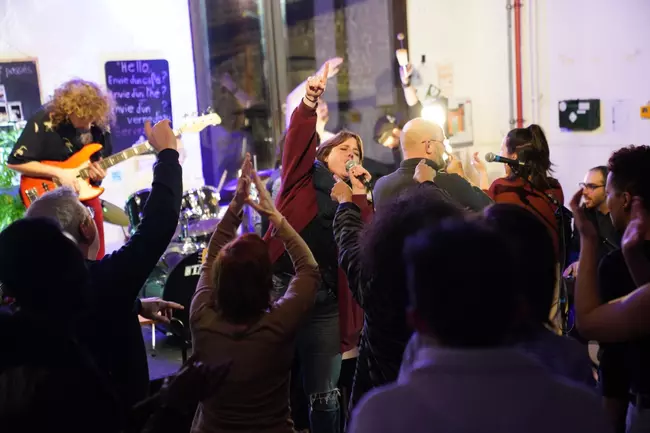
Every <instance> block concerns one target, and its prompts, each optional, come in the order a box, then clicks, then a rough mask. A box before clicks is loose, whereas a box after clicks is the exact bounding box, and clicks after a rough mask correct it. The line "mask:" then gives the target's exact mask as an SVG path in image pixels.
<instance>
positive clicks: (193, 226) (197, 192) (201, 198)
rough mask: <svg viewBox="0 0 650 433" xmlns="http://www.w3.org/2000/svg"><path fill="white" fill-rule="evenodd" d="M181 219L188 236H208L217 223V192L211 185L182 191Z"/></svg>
mask: <svg viewBox="0 0 650 433" xmlns="http://www.w3.org/2000/svg"><path fill="white" fill-rule="evenodd" d="M181 221H182V222H184V223H186V224H187V234H186V236H189V237H190V238H203V237H206V236H207V237H208V238H209V236H210V235H211V234H212V232H213V231H214V230H215V228H216V227H217V224H218V223H219V192H218V191H217V189H216V188H214V187H211V186H202V187H200V188H195V189H191V190H189V191H185V193H183V200H182V202H181Z"/></svg>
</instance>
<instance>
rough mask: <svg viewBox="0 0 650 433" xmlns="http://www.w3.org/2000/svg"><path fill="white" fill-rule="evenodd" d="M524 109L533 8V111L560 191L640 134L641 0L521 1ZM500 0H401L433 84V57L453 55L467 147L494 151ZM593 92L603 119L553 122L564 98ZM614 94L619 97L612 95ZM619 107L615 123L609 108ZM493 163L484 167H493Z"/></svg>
mask: <svg viewBox="0 0 650 433" xmlns="http://www.w3.org/2000/svg"><path fill="white" fill-rule="evenodd" d="M523 3H524V7H523V8H522V24H523V61H524V69H523V77H524V119H526V124H528V123H530V122H532V121H533V119H532V110H531V108H532V104H531V100H532V95H531V91H530V88H531V87H530V78H531V65H530V53H531V49H530V45H529V34H528V30H529V22H528V10H527V9H528V8H529V7H530V5H534V6H535V7H536V9H537V20H536V29H537V31H536V32H535V35H536V41H537V49H536V50H533V51H532V52H533V53H535V52H536V59H537V64H538V67H537V76H538V90H539V91H538V99H539V105H538V109H539V119H538V123H539V124H541V125H542V127H543V128H544V129H545V131H546V133H547V137H548V139H549V142H550V145H551V159H552V161H553V162H554V163H555V165H556V176H557V177H558V178H559V179H560V182H561V183H562V185H563V186H564V189H565V192H566V194H567V195H569V194H570V193H572V192H573V191H575V190H576V189H577V183H578V182H579V181H580V180H581V179H582V177H583V175H584V173H585V171H586V170H588V169H589V168H591V167H593V166H596V165H601V164H605V163H606V162H607V158H608V157H609V155H610V154H611V152H612V151H614V150H616V149H618V148H620V147H621V146H623V145H627V144H645V143H646V139H647V137H648V133H649V132H650V121H649V120H642V119H641V118H640V115H639V109H640V106H641V105H643V104H645V103H647V102H648V99H650V80H648V79H647V73H648V71H649V70H650V51H648V50H647V49H645V50H644V48H645V46H646V45H647V43H646V40H647V38H644V33H647V32H646V29H647V26H646V23H647V22H648V20H649V19H650V1H648V0H528V1H525V2H523ZM505 6H506V1H505V0H453V1H450V0H408V6H407V7H408V27H409V48H410V53H411V58H412V59H413V60H414V63H415V65H416V68H417V67H418V62H419V58H420V55H421V54H426V64H425V65H424V68H423V71H422V76H423V79H424V81H426V82H432V83H435V84H437V76H436V70H435V64H436V63H451V64H452V65H453V69H454V94H455V96H457V97H469V98H471V99H472V102H473V111H472V117H473V122H474V143H475V145H474V148H473V149H472V150H476V151H479V152H481V154H483V153H485V152H489V151H494V152H496V151H498V149H499V145H500V142H501V139H502V137H503V135H504V134H505V133H506V132H507V131H508V130H509V123H508V121H509V120H510V117H509V112H508V97H509V94H508V63H507V60H508V59H507V18H506V8H505ZM572 98H596V99H601V100H602V102H601V113H602V120H601V123H602V127H601V128H600V129H599V130H597V131H594V132H584V133H566V132H561V131H560V129H559V122H558V114H557V103H558V101H559V100H562V99H572ZM619 101H622V102H619ZM614 107H618V108H617V109H616V111H617V113H618V114H617V116H616V117H617V125H618V127H617V128H616V130H615V128H614V127H613V125H612V119H613V115H612V110H613V109H614ZM499 172H500V168H499V167H497V168H492V169H491V175H492V177H495V176H497V175H498V174H499Z"/></svg>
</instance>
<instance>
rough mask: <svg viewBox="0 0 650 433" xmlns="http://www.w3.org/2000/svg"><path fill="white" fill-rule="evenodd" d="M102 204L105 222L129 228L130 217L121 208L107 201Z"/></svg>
mask: <svg viewBox="0 0 650 433" xmlns="http://www.w3.org/2000/svg"><path fill="white" fill-rule="evenodd" d="M101 203H102V210H103V211H104V222H106V223H108V224H114V225H116V226H122V227H128V226H129V217H128V216H127V215H126V212H124V211H123V210H122V209H121V208H120V207H118V206H116V205H114V204H113V203H110V202H107V201H106V200H102V201H101Z"/></svg>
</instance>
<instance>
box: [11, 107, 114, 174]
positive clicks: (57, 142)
mask: <svg viewBox="0 0 650 433" xmlns="http://www.w3.org/2000/svg"><path fill="white" fill-rule="evenodd" d="M81 132H82V131H79V130H77V129H76V128H75V127H74V126H72V124H71V123H69V122H64V123H61V124H59V125H58V126H57V127H53V126H52V122H51V121H50V112H49V111H48V109H47V107H42V108H41V109H40V110H39V111H37V112H36V113H35V114H34V115H33V116H32V117H31V118H30V119H29V120H28V121H27V125H26V126H25V129H23V132H22V133H21V134H20V137H19V138H18V141H16V144H15V145H14V148H13V149H12V151H11V155H9V158H7V164H12V165H19V164H25V163H27V162H34V161H36V162H40V161H65V160H66V159H68V158H70V156H71V155H73V154H74V153H76V152H78V151H79V150H80V149H81V148H82V147H84V145H85V144H88V143H84V142H83V140H82V137H81ZM89 132H90V133H91V135H92V141H91V143H98V144H101V145H102V146H103V148H102V150H101V151H100V152H98V153H96V154H95V155H93V157H92V158H91V159H92V160H93V161H96V160H97V159H99V158H100V157H102V156H104V157H105V156H110V155H111V153H112V151H113V146H112V144H111V134H110V132H109V131H105V130H102V129H101V128H99V127H97V126H92V127H91V128H90V131H89Z"/></svg>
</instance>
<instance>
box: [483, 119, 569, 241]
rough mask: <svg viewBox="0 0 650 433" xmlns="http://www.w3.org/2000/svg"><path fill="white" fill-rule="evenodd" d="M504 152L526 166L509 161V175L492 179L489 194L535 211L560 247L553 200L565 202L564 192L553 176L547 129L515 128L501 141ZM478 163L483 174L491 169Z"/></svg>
mask: <svg viewBox="0 0 650 433" xmlns="http://www.w3.org/2000/svg"><path fill="white" fill-rule="evenodd" d="M500 154H501V156H504V157H506V158H510V159H514V160H517V161H521V162H523V163H524V165H521V166H518V167H516V168H513V167H512V166H510V165H508V164H505V165H504V167H505V171H506V172H505V177H501V178H499V179H496V180H495V181H494V182H492V184H491V185H490V188H489V189H488V191H487V193H488V195H489V196H490V197H491V198H492V199H493V200H494V201H495V203H511V204H516V205H519V206H522V207H524V208H526V209H528V210H529V211H531V212H532V213H534V214H535V215H536V216H537V217H538V218H540V220H541V221H542V222H543V223H544V225H546V227H547V228H548V229H549V231H550V232H551V235H552V236H553V240H554V242H555V246H556V248H559V234H558V232H559V227H558V223H557V219H556V217H555V212H556V211H557V208H558V206H557V205H556V204H555V203H553V201H556V202H557V203H559V204H560V205H562V203H564V192H563V191H562V187H561V186H560V183H559V182H558V181H557V179H555V178H553V177H552V176H551V174H552V173H553V170H552V166H553V164H552V163H551V159H550V150H549V147H548V142H547V141H546V135H545V134H544V131H543V130H542V128H541V127H540V126H539V125H536V124H532V125H530V126H528V127H527V128H516V129H513V130H511V131H510V132H508V134H507V135H506V137H505V138H504V139H503V142H502V143H501V152H500ZM475 156H476V155H475ZM474 164H475V166H476V168H477V170H478V171H479V173H480V174H485V173H486V172H487V169H486V167H485V164H484V163H483V162H482V161H479V160H478V158H476V157H475V159H474ZM551 197H552V198H553V200H551Z"/></svg>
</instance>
